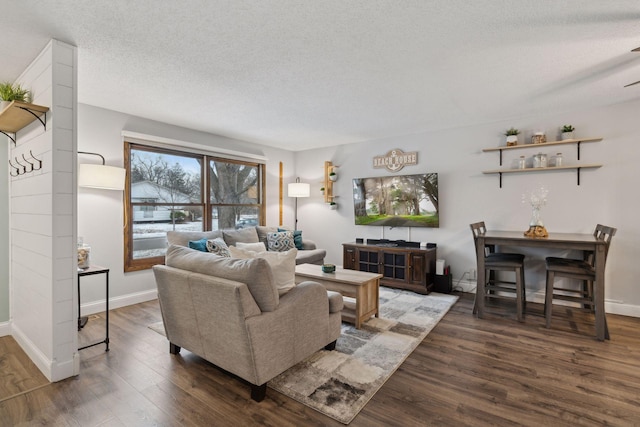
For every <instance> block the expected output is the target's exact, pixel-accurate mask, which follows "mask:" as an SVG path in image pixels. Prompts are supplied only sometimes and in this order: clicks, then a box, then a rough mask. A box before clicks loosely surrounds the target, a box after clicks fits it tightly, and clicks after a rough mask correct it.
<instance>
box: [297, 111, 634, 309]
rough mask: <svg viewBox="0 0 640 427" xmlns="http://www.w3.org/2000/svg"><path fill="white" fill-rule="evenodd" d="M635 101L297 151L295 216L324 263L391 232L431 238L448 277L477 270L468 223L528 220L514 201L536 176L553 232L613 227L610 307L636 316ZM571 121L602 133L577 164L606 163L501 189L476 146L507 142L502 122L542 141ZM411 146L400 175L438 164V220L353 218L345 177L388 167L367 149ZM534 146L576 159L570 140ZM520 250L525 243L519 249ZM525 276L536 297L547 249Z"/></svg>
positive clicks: (508, 182) (510, 180) (523, 224)
mask: <svg viewBox="0 0 640 427" xmlns="http://www.w3.org/2000/svg"><path fill="white" fill-rule="evenodd" d="M639 110H640V101H637V102H632V103H626V104H619V105H613V106H609V107H604V108H598V109H592V110H587V111H575V112H570V113H566V114H562V115H554V116H550V115H545V114H540V115H538V116H535V117H522V118H520V119H518V120H510V121H504V122H499V123H490V124H482V125H477V126H470V127H465V128H458V129H451V130H446V131H437V132H426V133H422V134H416V135H407V136H402V137H397V138H390V139H387V140H376V141H367V142H362V143H359V144H354V145H349V146H339V147H331V148H323V149H318V150H309V151H305V152H299V153H297V154H296V169H297V171H298V174H299V175H300V176H301V178H302V181H304V182H310V183H311V184H312V187H311V194H312V197H311V198H309V199H300V202H299V214H298V220H299V225H300V229H302V230H303V234H304V236H306V237H308V238H311V239H313V240H315V241H316V242H317V243H318V246H320V247H323V248H326V249H327V251H328V255H327V259H326V261H327V262H332V263H335V264H342V246H341V244H342V243H344V242H350V241H354V240H355V238H356V237H362V238H389V239H406V240H414V241H428V242H435V243H437V244H438V257H439V258H444V259H445V260H446V261H447V263H449V264H450V265H451V266H452V271H453V274H454V283H455V282H456V281H457V280H458V279H459V278H461V277H462V275H463V273H464V272H465V271H468V270H470V269H472V268H473V269H475V258H474V251H473V241H472V236H471V231H470V230H469V224H470V223H472V222H476V221H482V220H484V221H485V222H486V223H487V226H488V228H493V229H506V230H521V231H524V230H526V229H527V227H528V224H529V219H530V215H531V210H530V207H529V205H526V204H523V203H522V202H521V197H522V194H523V193H524V192H527V191H530V190H531V189H533V188H535V187H536V186H537V184H538V183H539V184H542V185H544V186H545V187H547V188H548V189H549V196H548V203H547V206H545V207H544V208H543V210H542V219H543V221H544V223H545V225H546V227H547V229H548V230H550V231H552V232H553V231H556V232H584V233H591V232H592V231H593V229H594V227H595V225H596V224H597V223H602V224H605V225H611V226H614V227H617V228H618V234H617V235H616V236H615V238H614V240H613V243H612V247H611V252H610V258H609V261H608V264H607V272H606V277H607V290H606V300H607V306H606V308H607V311H609V312H615V313H620V314H630V315H634V316H640V293H638V292H637V290H636V280H635V279H636V278H637V277H640V263H638V262H637V260H638V259H639V258H640V246H639V245H638V244H637V242H638V241H639V238H640V222H638V221H637V219H636V218H635V212H636V211H638V210H639V209H640V199H639V198H638V197H637V194H638V191H637V185H638V182H640V168H639V167H638V153H639V152H640V148H639V146H638V144H639V143H640V141H638V139H639V138H638V137H639V136H640V130H638V127H637V112H638V111H639ZM567 123H571V124H573V125H574V126H575V127H576V128H577V131H576V133H577V135H578V136H581V137H603V138H604V139H603V141H602V142H593V143H585V144H582V146H581V162H582V163H602V164H603V167H602V168H599V169H595V170H583V171H582V172H581V185H580V186H577V185H576V173H575V172H561V171H554V172H552V173H528V174H511V175H506V176H503V188H499V185H498V176H497V175H485V174H482V171H483V170H490V169H497V168H498V167H499V164H498V162H499V157H498V153H497V152H491V153H483V152H482V149H483V148H489V147H497V146H499V145H504V136H503V135H502V134H503V132H504V130H505V129H507V128H509V127H511V126H515V127H517V128H519V129H521V130H526V131H527V132H526V134H525V135H520V137H521V142H523V141H524V140H525V139H527V140H529V139H530V136H531V134H532V133H533V132H534V131H536V130H538V129H540V130H543V131H545V132H546V134H547V139H548V140H550V141H551V140H556V139H559V138H557V136H558V135H557V131H558V128H559V127H560V126H561V125H563V124H567ZM393 148H400V149H402V150H403V151H418V165H417V166H410V167H405V168H404V169H403V170H401V171H400V172H398V174H412V173H422V172H438V174H439V196H440V228H438V229H421V228H406V227H405V228H401V227H400V228H395V229H389V227H384V228H382V227H367V226H355V225H354V214H353V200H352V188H351V180H352V179H353V178H359V177H369V176H380V175H387V174H390V172H387V171H386V170H384V169H373V167H372V161H373V157H374V156H377V155H382V154H385V153H387V152H388V151H389V150H390V149H393ZM539 151H541V152H544V153H548V154H550V155H551V154H555V153H556V152H558V151H560V152H562V153H563V155H564V161H565V163H566V164H571V163H576V162H577V160H576V151H577V150H576V147H575V146H574V145H571V146H569V145H566V146H560V147H556V148H551V147H546V148H545V147H544V146H541V147H540V150H539ZM537 152H538V150H535V149H530V150H513V151H511V152H510V153H508V154H506V153H505V165H509V164H510V160H511V159H513V158H517V157H518V156H520V155H522V154H524V155H526V156H527V157H530V156H532V155H533V154H536V153H537ZM325 160H330V161H332V162H333V163H334V164H335V165H338V166H340V168H339V170H338V172H339V174H340V177H339V179H338V181H337V182H336V183H335V185H334V193H335V194H336V195H339V198H338V199H337V201H338V203H339V208H338V210H337V211H330V210H329V209H328V207H327V206H326V205H324V204H323V200H322V196H321V194H320V191H319V188H320V187H321V186H322V185H321V180H322V176H323V175H322V173H323V172H322V165H323V162H324V161H325ZM518 250H520V251H522V249H521V248H519V249H518ZM525 253H526V254H529V255H530V256H528V257H527V261H526V269H527V273H526V281H527V288H528V293H529V298H532V297H536V298H540V296H541V292H540V291H541V290H542V289H543V284H544V276H543V275H542V272H543V271H544V265H543V264H542V263H541V261H540V260H541V259H542V258H543V257H544V255H545V253H539V252H538V253H536V252H535V250H534V251H533V252H531V251H527V250H525Z"/></svg>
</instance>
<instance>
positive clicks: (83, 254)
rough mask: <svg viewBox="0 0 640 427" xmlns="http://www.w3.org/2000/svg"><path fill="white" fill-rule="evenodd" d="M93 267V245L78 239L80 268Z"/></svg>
mask: <svg viewBox="0 0 640 427" xmlns="http://www.w3.org/2000/svg"><path fill="white" fill-rule="evenodd" d="M89 267H91V246H89V245H87V244H85V243H84V242H83V241H82V237H80V238H79V239H78V268H81V269H83V270H86V269H87V268H89Z"/></svg>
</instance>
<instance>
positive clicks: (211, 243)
mask: <svg viewBox="0 0 640 427" xmlns="http://www.w3.org/2000/svg"><path fill="white" fill-rule="evenodd" d="M207 250H208V251H209V252H211V253H213V254H216V255H220V256H226V257H230V256H231V252H229V246H227V244H226V243H225V242H224V240H222V237H217V238H215V239H212V240H207Z"/></svg>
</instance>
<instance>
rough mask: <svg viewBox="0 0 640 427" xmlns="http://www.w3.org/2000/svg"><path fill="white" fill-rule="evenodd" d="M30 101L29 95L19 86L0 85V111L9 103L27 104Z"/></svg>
mask: <svg viewBox="0 0 640 427" xmlns="http://www.w3.org/2000/svg"><path fill="white" fill-rule="evenodd" d="M30 100H31V93H30V92H29V91H28V90H27V89H24V88H23V87H22V86H20V85H19V84H13V83H9V82H4V83H0V111H2V110H4V109H5V108H6V106H7V105H8V104H9V103H11V101H20V102H29V101H30Z"/></svg>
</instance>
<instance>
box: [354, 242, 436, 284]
mask: <svg viewBox="0 0 640 427" xmlns="http://www.w3.org/2000/svg"><path fill="white" fill-rule="evenodd" d="M405 244H406V245H415V244H414V243H412V242H403V241H384V242H383V243H373V244H372V243H343V244H342V246H343V253H342V254H343V256H342V266H343V268H345V269H350V270H358V271H367V272H369V273H378V274H382V276H383V277H382V279H380V284H381V285H384V286H389V287H392V288H400V289H407V290H410V291H414V292H418V293H421V294H428V293H429V292H431V290H432V289H433V281H434V276H435V271H436V255H437V250H436V248H435V247H434V248H421V247H419V246H418V247H415V246H401V245H405Z"/></svg>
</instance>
